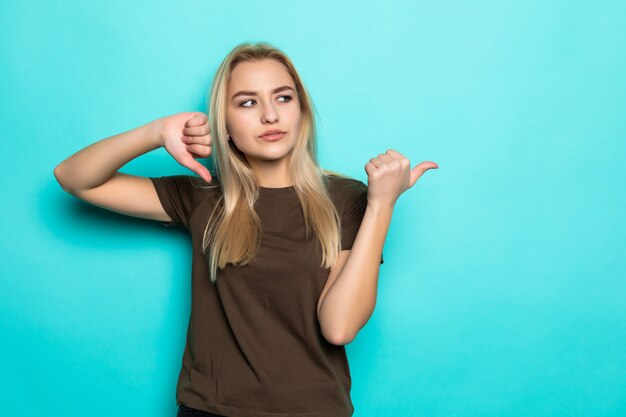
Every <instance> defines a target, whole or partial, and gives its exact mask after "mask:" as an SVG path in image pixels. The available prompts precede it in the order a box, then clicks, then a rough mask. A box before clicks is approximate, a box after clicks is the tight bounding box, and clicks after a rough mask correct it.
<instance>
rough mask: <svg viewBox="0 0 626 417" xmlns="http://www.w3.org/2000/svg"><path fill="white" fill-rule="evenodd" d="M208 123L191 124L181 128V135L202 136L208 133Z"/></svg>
mask: <svg viewBox="0 0 626 417" xmlns="http://www.w3.org/2000/svg"><path fill="white" fill-rule="evenodd" d="M210 133H211V131H210V129H209V125H208V124H206V123H204V124H201V125H200V126H192V127H185V128H183V135H185V136H204V135H208V134H210Z"/></svg>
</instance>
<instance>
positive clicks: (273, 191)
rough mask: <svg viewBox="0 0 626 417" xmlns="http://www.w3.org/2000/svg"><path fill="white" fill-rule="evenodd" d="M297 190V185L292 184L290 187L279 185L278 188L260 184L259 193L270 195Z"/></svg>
mask: <svg viewBox="0 0 626 417" xmlns="http://www.w3.org/2000/svg"><path fill="white" fill-rule="evenodd" d="M295 191H296V187H295V186H293V185H290V186H289V187H278V188H271V187H261V186H259V193H261V194H268V195H276V194H291V193H293V192H295Z"/></svg>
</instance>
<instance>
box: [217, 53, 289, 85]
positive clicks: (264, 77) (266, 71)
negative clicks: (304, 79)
mask: <svg viewBox="0 0 626 417" xmlns="http://www.w3.org/2000/svg"><path fill="white" fill-rule="evenodd" d="M280 85H289V86H292V87H293V86H294V83H293V80H292V79H291V76H290V75H289V72H287V69H286V68H285V67H284V66H283V64H281V63H280V62H277V61H275V60H273V59H264V60H262V61H255V62H240V63H239V64H237V65H236V66H235V68H234V69H233V70H232V72H231V75H230V81H229V86H228V88H229V90H231V89H238V90H256V89H263V88H266V89H273V88H274V87H277V86H280Z"/></svg>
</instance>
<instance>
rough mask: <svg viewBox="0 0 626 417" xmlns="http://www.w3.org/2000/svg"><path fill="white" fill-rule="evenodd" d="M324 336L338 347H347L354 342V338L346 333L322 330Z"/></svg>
mask: <svg viewBox="0 0 626 417" xmlns="http://www.w3.org/2000/svg"><path fill="white" fill-rule="evenodd" d="M322 335H323V336H324V339H326V341H327V342H328V343H330V344H333V345H337V346H343V345H347V344H349V343H350V342H352V340H354V336H353V335H351V334H350V333H349V332H345V331H338V330H335V331H329V330H324V329H322Z"/></svg>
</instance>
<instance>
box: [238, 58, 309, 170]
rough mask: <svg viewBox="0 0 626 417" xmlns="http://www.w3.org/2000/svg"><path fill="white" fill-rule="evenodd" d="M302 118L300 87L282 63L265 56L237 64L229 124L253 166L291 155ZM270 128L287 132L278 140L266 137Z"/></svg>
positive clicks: (283, 159)
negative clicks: (264, 57) (297, 88)
mask: <svg viewBox="0 0 626 417" xmlns="http://www.w3.org/2000/svg"><path fill="white" fill-rule="evenodd" d="M300 121H301V112H300V104H299V101H298V94H297V92H296V86H295V83H294V82H293V80H292V78H291V76H290V75H289V73H288V72H287V69H286V68H285V67H284V66H283V65H282V64H281V63H279V62H277V61H275V60H273V59H264V60H262V61H258V62H242V63H239V64H237V66H235V68H234V69H233V71H232V73H231V78H230V82H229V85H228V106H227V112H226V126H227V130H228V133H229V135H230V137H231V138H232V139H231V140H232V141H233V143H234V144H235V146H236V147H237V148H238V149H239V150H240V151H241V152H243V153H244V154H245V156H246V159H247V160H248V162H249V163H250V164H251V165H254V164H255V163H275V162H279V161H283V162H284V161H285V159H286V158H289V157H290V154H291V151H292V150H293V148H294V146H295V144H296V138H297V134H298V132H299V131H300ZM268 130H280V131H283V132H286V134H284V135H282V137H280V138H279V139H277V140H265V139H262V138H261V136H262V135H263V134H264V133H265V132H267V131H268Z"/></svg>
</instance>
